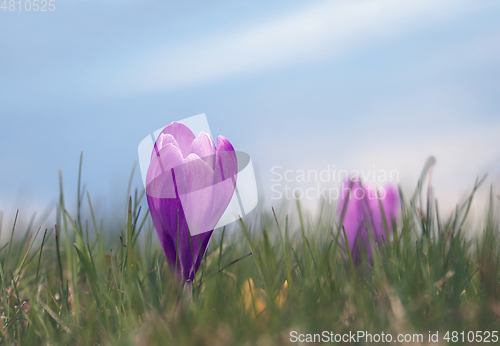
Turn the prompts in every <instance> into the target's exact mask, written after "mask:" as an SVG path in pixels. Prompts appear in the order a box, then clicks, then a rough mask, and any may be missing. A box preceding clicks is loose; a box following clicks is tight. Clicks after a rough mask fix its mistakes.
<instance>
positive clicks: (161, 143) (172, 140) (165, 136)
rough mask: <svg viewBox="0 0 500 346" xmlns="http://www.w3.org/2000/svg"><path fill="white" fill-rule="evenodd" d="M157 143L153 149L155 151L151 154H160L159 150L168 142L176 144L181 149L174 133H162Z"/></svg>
mask: <svg viewBox="0 0 500 346" xmlns="http://www.w3.org/2000/svg"><path fill="white" fill-rule="evenodd" d="M155 144H156V148H155V149H154V150H153V152H152V153H151V155H155V154H156V155H158V151H160V150H161V149H162V148H163V147H164V146H166V145H167V144H172V145H174V146H175V147H177V148H178V149H179V151H180V146H179V143H177V141H176V140H175V138H174V136H172V135H170V134H168V133H167V134H165V133H160V135H159V136H158V138H157V139H156V143H155Z"/></svg>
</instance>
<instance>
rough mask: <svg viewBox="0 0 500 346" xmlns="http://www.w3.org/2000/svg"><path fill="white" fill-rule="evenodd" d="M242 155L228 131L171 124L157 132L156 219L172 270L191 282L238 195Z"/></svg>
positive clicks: (151, 176) (152, 187)
mask: <svg viewBox="0 0 500 346" xmlns="http://www.w3.org/2000/svg"><path fill="white" fill-rule="evenodd" d="M237 166H238V165H237V159H236V153H235V151H234V148H233V146H232V145H231V143H229V141H228V140H227V139H226V138H224V137H223V136H219V137H217V147H216V146H215V144H214V142H213V140H212V138H211V137H210V135H208V134H207V133H205V132H201V133H200V134H199V135H198V137H196V136H195V135H194V134H193V132H192V131H191V130H190V129H189V128H188V127H187V126H185V125H183V124H181V123H177V122H173V123H171V124H169V125H168V126H167V127H165V128H164V129H163V131H162V132H161V134H160V135H159V136H158V138H157V140H156V143H155V146H154V149H153V152H152V154H151V163H150V165H149V168H148V172H147V176H146V195H147V200H148V205H149V210H150V213H151V217H152V219H153V224H154V226H155V229H156V232H157V234H158V238H159V239H160V243H161V246H162V247H163V251H164V253H165V256H166V258H167V262H168V264H169V266H170V269H171V272H172V274H174V273H177V279H178V280H180V281H181V282H186V281H192V280H193V278H194V275H195V273H196V271H197V270H198V268H199V266H200V263H201V259H202V258H203V256H204V254H205V252H206V250H207V247H208V243H209V242H210V238H211V237H212V233H213V230H214V228H215V226H216V224H217V222H218V221H219V219H220V218H221V216H222V214H223V213H224V211H225V210H226V208H227V206H228V204H229V202H230V201H231V197H232V196H233V192H234V188H235V184H236V176H237V168H238V167H237Z"/></svg>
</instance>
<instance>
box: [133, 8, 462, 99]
mask: <svg viewBox="0 0 500 346" xmlns="http://www.w3.org/2000/svg"><path fill="white" fill-rule="evenodd" d="M466 7H467V6H465V2H464V1H459V0H458V1H457V0H453V1H452V0H419V1H407V0H362V1H351V0H349V1H346V0H342V1H327V2H324V3H322V4H320V5H316V6H314V7H311V8H309V9H307V10H304V11H301V12H298V13H292V14H289V15H287V16H284V17H282V18H278V19H275V20H272V21H270V22H267V23H265V24H262V25H258V26H255V27H250V28H245V29H240V30H237V29H236V31H235V32H232V33H223V34H220V33H216V34H213V35H206V36H204V37H202V38H199V39H195V40H192V41H189V42H186V43H185V44H183V45H181V46H176V47H163V48H161V49H158V50H156V51H152V52H147V53H145V54H144V56H143V57H142V58H141V59H139V61H137V62H136V64H135V65H134V66H132V67H131V69H130V74H129V75H128V76H127V77H125V78H126V79H129V83H131V84H132V85H130V86H129V88H131V90H130V91H132V92H134V91H148V90H156V89H169V88H174V87H179V86H188V85H196V84H200V83H205V82H208V81H212V80H218V79H221V78H226V77H230V76H235V75H243V74H248V73H251V72H254V71H262V70H264V71H265V70H267V69H270V68H275V67H280V66H283V65H289V64H293V63H297V62H303V61H309V62H312V61H314V60H317V59H321V58H324V57H325V56H327V57H331V56H336V55H341V54H345V53H346V52H349V51H350V50H352V49H356V48H358V47H362V46H364V45H373V44H375V43H378V42H380V41H383V40H386V39H390V38H392V37H398V36H400V35H403V34H405V33H407V32H409V31H411V30H415V29H418V28H420V27H424V26H427V25H429V24H431V23H433V22H438V21H442V20H443V19H446V18H449V17H454V16H457V15H459V14H461V13H464V12H465V10H466Z"/></svg>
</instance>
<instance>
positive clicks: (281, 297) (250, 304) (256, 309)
mask: <svg viewBox="0 0 500 346" xmlns="http://www.w3.org/2000/svg"><path fill="white" fill-rule="evenodd" d="M287 289H288V282H287V281H286V280H285V283H284V284H283V286H282V287H281V290H280V292H279V294H278V296H277V297H276V304H278V306H279V307H281V306H282V305H283V303H284V302H285V300H286V296H287ZM241 293H242V296H243V303H244V306H245V310H246V311H247V312H248V313H249V314H250V315H251V316H252V317H253V318H255V317H256V316H259V315H260V314H261V313H262V312H263V311H264V310H265V309H266V307H267V299H268V298H267V294H266V292H265V291H264V290H263V289H262V288H255V286H254V283H253V280H252V278H248V280H247V281H246V282H245V283H244V284H243V288H242V290H241Z"/></svg>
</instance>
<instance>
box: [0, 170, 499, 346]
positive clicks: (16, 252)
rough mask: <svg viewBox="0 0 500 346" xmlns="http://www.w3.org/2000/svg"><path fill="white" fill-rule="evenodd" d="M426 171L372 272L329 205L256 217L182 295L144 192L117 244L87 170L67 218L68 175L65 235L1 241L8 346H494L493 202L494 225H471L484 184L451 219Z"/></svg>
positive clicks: (232, 231) (59, 230) (2, 329)
mask: <svg viewBox="0 0 500 346" xmlns="http://www.w3.org/2000/svg"><path fill="white" fill-rule="evenodd" d="M428 168H429V167H426V168H425V169H424V171H423V172H422V175H421V178H420V180H419V183H418V185H417V187H416V188H415V193H414V194H412V195H410V196H405V195H403V194H401V195H400V197H401V209H400V214H399V219H398V221H397V223H396V224H395V225H394V226H395V227H394V228H393V232H392V234H391V235H390V240H389V241H387V242H385V243H378V244H377V245H376V246H375V247H374V248H373V265H371V264H370V263H369V261H364V262H363V263H362V264H361V265H360V266H355V265H353V263H352V256H351V254H350V252H349V251H347V250H346V249H345V247H344V245H343V244H344V238H343V237H344V235H343V232H342V228H341V227H339V225H340V224H341V220H339V217H337V212H336V208H335V207H334V206H333V205H331V204H329V203H323V204H322V205H321V210H320V212H319V213H318V215H317V217H315V218H314V219H311V218H309V217H308V216H307V215H305V214H304V213H303V212H302V210H301V209H302V208H301V204H300V200H297V201H296V203H295V205H294V208H293V211H292V212H289V214H286V213H285V212H284V211H283V210H285V209H284V208H283V210H281V209H280V208H277V209H276V210H274V209H272V208H269V209H264V210H262V209H261V210H254V211H253V212H252V213H251V214H249V215H248V217H247V218H246V219H245V220H240V222H237V223H236V224H233V225H231V226H230V227H227V228H225V229H219V230H217V231H216V232H215V233H214V236H213V238H212V240H211V243H210V246H209V248H208V251H207V253H206V255H205V257H204V260H203V262H202V264H201V267H200V269H199V271H198V273H197V274H196V276H195V279H194V282H193V283H192V286H191V287H189V286H186V287H184V288H183V287H180V286H179V284H178V283H177V281H175V280H173V279H172V273H170V271H169V267H168V265H167V264H166V260H165V256H164V254H163V251H162V249H161V246H160V245H159V242H158V238H157V235H156V232H155V230H154V228H153V227H152V223H151V222H150V220H149V218H150V216H149V214H148V211H147V208H145V207H144V199H145V195H144V192H143V189H142V188H141V189H139V188H137V189H134V188H133V187H132V186H131V184H130V185H129V186H128V193H127V195H128V196H130V197H129V198H128V200H127V201H124V205H126V208H124V210H123V215H124V216H123V220H117V221H116V225H117V226H116V227H115V228H118V229H119V231H117V232H115V231H113V233H110V232H111V231H110V230H108V229H106V227H105V226H103V225H104V223H102V222H101V220H100V219H98V218H97V217H96V215H95V213H94V209H93V206H92V198H91V194H89V193H88V192H85V191H84V190H83V189H82V181H83V177H81V166H80V178H79V182H78V187H77V208H76V210H75V211H73V212H70V211H68V210H67V209H66V207H65V206H66V203H67V201H66V199H65V195H64V192H63V191H65V188H66V189H67V187H65V186H64V184H63V179H62V175H61V180H60V181H61V185H60V197H59V201H58V208H57V216H56V220H54V222H53V223H54V224H55V225H56V226H55V227H53V228H52V229H47V230H45V229H42V228H39V226H38V225H35V224H30V225H29V227H28V228H27V229H24V230H23V229H19V228H18V227H16V222H14V223H13V224H12V227H11V228H9V229H6V228H5V227H4V229H2V230H1V232H2V233H4V237H3V239H6V238H9V241H8V242H4V243H2V244H0V309H1V321H0V340H1V342H0V343H1V344H3V345H288V344H293V342H294V341H295V342H296V343H298V344H300V343H301V342H302V344H304V343H308V342H310V341H312V342H316V343H321V342H329V343H332V344H335V343H342V344H354V343H356V344H362V345H363V344H375V343H377V342H376V340H377V338H379V342H378V343H377V344H388V343H389V340H388V335H390V337H391V340H390V341H392V343H395V344H407V345H413V344H415V345H417V344H422V345H424V344H430V343H432V344H436V345H437V344H447V343H448V341H449V342H450V343H454V344H469V343H477V344H479V343H481V344H482V343H483V342H489V343H490V344H495V340H497V342H498V332H499V331H500V301H499V298H500V281H499V280H500V266H499V264H500V261H499V256H500V242H499V231H500V230H499V222H498V221H499V219H498V216H499V213H498V203H499V200H498V197H497V196H496V195H495V194H494V193H493V188H491V193H490V201H489V208H488V210H487V213H485V215H484V218H483V219H482V220H469V219H468V216H469V211H470V203H471V201H472V200H473V198H474V193H475V191H476V190H477V188H479V186H480V185H481V183H482V181H481V180H480V179H478V181H476V184H475V185H474V189H473V191H471V194H470V196H469V197H468V198H467V199H466V200H465V202H463V203H462V204H460V205H458V206H457V208H456V211H455V212H454V213H453V214H452V215H451V216H448V217H443V216H442V215H441V214H440V213H439V206H438V204H437V203H436V201H435V199H434V198H433V195H432V190H431V189H427V188H424V186H426V185H425V182H426V179H427V176H428ZM131 182H132V179H131ZM70 188H71V187H70ZM124 188H125V187H124ZM481 188H485V189H488V188H489V187H488V186H482V187H481ZM84 207H85V208H86V210H89V211H90V212H89V213H83V212H82V210H83V208H84ZM341 217H342V216H340V218H341ZM5 233H9V234H8V235H9V236H8V237H6V236H5ZM19 234H21V236H19ZM110 234H111V235H110ZM382 333H383V335H384V336H383V337H384V338H385V339H381V338H382ZM368 334H370V335H371V339H369V337H368ZM353 335H356V337H357V336H360V338H359V339H354V338H353ZM420 335H421V336H422V337H421V338H420ZM436 336H437V339H435V337H436ZM398 337H400V339H399V340H398ZM446 337H448V338H449V340H447V339H446ZM429 341H431V342H429Z"/></svg>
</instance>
